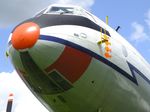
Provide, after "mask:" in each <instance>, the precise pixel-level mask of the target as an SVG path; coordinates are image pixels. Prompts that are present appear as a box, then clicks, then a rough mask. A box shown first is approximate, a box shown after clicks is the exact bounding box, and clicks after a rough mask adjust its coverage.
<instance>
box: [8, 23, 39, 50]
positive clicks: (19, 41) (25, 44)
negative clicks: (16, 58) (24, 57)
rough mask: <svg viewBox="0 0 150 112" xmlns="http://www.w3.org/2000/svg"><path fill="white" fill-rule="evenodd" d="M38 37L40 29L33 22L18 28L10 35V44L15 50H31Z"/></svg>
mask: <svg viewBox="0 0 150 112" xmlns="http://www.w3.org/2000/svg"><path fill="white" fill-rule="evenodd" d="M39 35H40V27H39V26H38V25H37V24H36V23H33V22H28V23H24V24H21V25H20V26H18V27H17V28H16V29H15V30H14V32H13V33H12V38H11V43H12V45H13V47H14V48H15V49H16V50H22V49H27V48H31V47H33V46H34V44H35V43H36V41H37V40H38V38H39Z"/></svg>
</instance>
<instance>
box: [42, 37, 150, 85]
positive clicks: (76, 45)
mask: <svg viewBox="0 0 150 112" xmlns="http://www.w3.org/2000/svg"><path fill="white" fill-rule="evenodd" d="M39 39H40V40H46V41H53V42H57V43H60V44H63V45H66V46H69V47H72V48H74V49H77V50H80V51H82V52H84V53H86V54H88V55H90V56H91V57H93V58H95V59H97V60H99V61H101V62H103V63H104V64H106V65H108V66H109V67H111V68H113V69H114V70H116V71H117V72H119V73H120V74H121V75H123V76H124V77H126V78H128V79H129V80H130V81H132V82H133V83H135V84H136V85H138V82H137V79H136V77H135V72H136V73H138V74H139V75H140V76H141V77H142V78H143V79H144V80H145V81H146V82H148V83H149V84H150V80H149V79H148V78H147V77H145V75H144V74H142V73H141V72H140V71H139V70H138V69H137V68H136V67H134V66H133V65H132V64H131V63H129V62H127V63H128V65H129V68H130V70H131V74H132V76H131V75H130V74H128V73H127V72H126V71H124V70H123V69H121V68H120V67H118V66H117V65H115V64H114V63H112V62H111V61H109V60H107V59H105V58H104V57H102V56H100V55H98V54H97V53H95V52H93V51H91V50H89V49H87V48H84V47H82V46H80V45H78V44H75V43H73V42H70V41H68V40H64V39H61V38H57V37H53V36H46V35H41V36H40V38H39ZM134 71H135V72H134Z"/></svg>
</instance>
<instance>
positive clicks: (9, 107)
mask: <svg viewBox="0 0 150 112" xmlns="http://www.w3.org/2000/svg"><path fill="white" fill-rule="evenodd" d="M13 99H14V95H13V94H12V93H10V94H9V96H8V102H7V108H6V112H11V110H12V104H13Z"/></svg>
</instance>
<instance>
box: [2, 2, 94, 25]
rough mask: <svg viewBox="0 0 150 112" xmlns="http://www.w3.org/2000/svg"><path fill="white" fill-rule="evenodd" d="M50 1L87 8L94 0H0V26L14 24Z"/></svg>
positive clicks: (31, 14) (30, 15)
mask: <svg viewBox="0 0 150 112" xmlns="http://www.w3.org/2000/svg"><path fill="white" fill-rule="evenodd" d="M52 3H60V4H75V5H80V6H82V7H84V8H86V9H89V8H90V7H91V6H92V5H93V4H94V0H1V1H0V27H7V26H10V25H11V24H12V25H14V24H16V23H19V22H21V21H23V20H25V19H27V18H29V17H32V16H33V15H34V14H35V13H36V12H38V11H40V10H41V9H43V8H45V7H47V6H48V5H50V4H52Z"/></svg>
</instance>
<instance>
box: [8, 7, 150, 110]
mask: <svg viewBox="0 0 150 112" xmlns="http://www.w3.org/2000/svg"><path fill="white" fill-rule="evenodd" d="M52 7H54V9H55V10H56V9H57V8H60V7H61V9H63V8H69V9H68V10H69V11H70V10H71V9H70V7H73V8H74V9H76V10H77V9H78V10H77V11H78V12H80V11H81V12H82V13H87V14H88V16H85V15H84V16H83V15H82V14H81V13H77V14H72V13H71V12H70V13H69V12H65V11H64V12H60V13H46V12H47V11H48V10H49V9H51V10H52ZM62 7H63V8H62ZM79 9H80V10H79ZM30 26H31V27H34V28H33V29H32V28H31V27H30ZM29 29H30V30H29ZM34 29H36V30H35V31H34ZM26 30H28V31H26ZM27 32H28V33H29V34H28V33H27ZM33 32H34V33H33ZM35 32H36V33H35ZM30 34H31V35H30ZM18 35H19V36H18ZM101 36H107V37H108V40H107V41H109V48H110V49H109V52H108V53H109V54H110V57H107V56H106V55H105V52H106V49H105V48H106V43H105V42H101V43H100V44H99V42H100V41H102V40H103V38H102V37H101ZM28 37H29V38H34V39H33V40H34V42H33V41H32V42H29V43H33V44H28V41H30V39H27V41H25V40H26V38H28ZM37 37H38V38H37ZM19 39H20V40H19ZM8 48H9V57H10V59H11V61H12V63H13V65H14V67H15V69H16V71H17V72H18V74H19V76H20V77H21V79H22V80H23V81H24V83H25V84H26V85H27V86H28V88H29V89H30V90H31V91H32V92H33V94H34V95H35V96H36V97H37V98H38V99H39V100H40V101H41V103H42V104H43V105H44V106H45V107H47V109H49V110H50V108H51V109H52V110H53V111H54V112H150V65H149V64H148V63H147V62H146V61H145V60H144V58H143V57H142V56H141V55H140V54H139V53H138V52H137V51H136V50H135V49H134V48H133V47H132V46H131V45H130V44H129V43H128V42H127V41H126V40H125V39H124V38H123V37H122V36H120V35H119V34H118V33H117V32H116V31H115V30H114V29H112V28H111V27H109V26H108V25H107V24H106V23H104V22H102V21H101V20H99V19H98V18H97V17H95V16H94V15H92V14H91V13H89V12H87V11H85V10H84V9H82V8H80V7H76V6H62V5H51V6H49V7H48V8H47V9H45V10H44V11H42V14H41V12H40V13H39V14H38V15H37V16H35V17H33V18H30V19H28V20H26V21H24V22H22V23H20V24H19V25H18V26H16V28H14V30H13V31H12V33H11V34H10V41H9V47H8Z"/></svg>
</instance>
